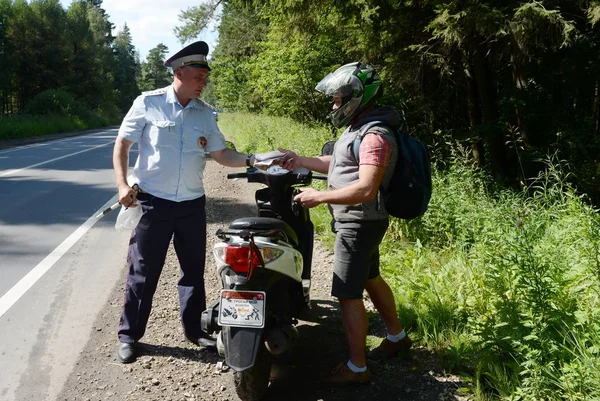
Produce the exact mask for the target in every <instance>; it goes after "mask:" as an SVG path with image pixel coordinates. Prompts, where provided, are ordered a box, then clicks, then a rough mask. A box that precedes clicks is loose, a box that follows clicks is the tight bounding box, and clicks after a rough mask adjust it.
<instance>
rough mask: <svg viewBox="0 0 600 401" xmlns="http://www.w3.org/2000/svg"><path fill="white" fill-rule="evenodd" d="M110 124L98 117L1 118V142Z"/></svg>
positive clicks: (22, 116)
mask: <svg viewBox="0 0 600 401" xmlns="http://www.w3.org/2000/svg"><path fill="white" fill-rule="evenodd" d="M109 122H110V121H109V120H106V119H104V118H102V117H99V116H98V115H89V116H88V118H87V119H85V120H83V119H81V118H78V117H72V116H50V115H39V116H28V115H20V116H13V117H0V140H5V139H19V138H28V137H32V136H42V135H49V134H57V133H63V132H72V131H82V130H86V129H92V128H100V127H105V126H106V125H108V124H109Z"/></svg>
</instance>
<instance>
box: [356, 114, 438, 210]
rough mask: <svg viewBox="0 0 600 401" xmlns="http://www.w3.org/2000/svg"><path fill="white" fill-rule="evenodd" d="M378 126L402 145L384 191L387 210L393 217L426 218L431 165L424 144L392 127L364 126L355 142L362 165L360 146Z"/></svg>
mask: <svg viewBox="0 0 600 401" xmlns="http://www.w3.org/2000/svg"><path fill="white" fill-rule="evenodd" d="M374 126H385V127H386V128H388V129H389V130H390V131H392V132H393V133H394V136H395V138H396V143H397V144H398V161H397V162H396V166H395V169H394V174H393V175H392V178H391V180H390V183H389V186H388V188H387V189H384V188H380V189H379V190H380V191H381V194H382V196H383V202H384V205H385V209H386V210H387V212H388V213H389V214H390V216H394V217H398V218H400V219H405V220H411V219H414V218H415V217H419V216H422V215H423V214H424V213H425V211H426V210H427V205H428V204H429V200H430V199H431V189H432V188H431V163H430V161H429V155H428V154H427V148H426V147H425V145H424V144H423V142H421V141H419V140H417V139H416V138H414V137H412V136H410V135H408V134H407V133H406V132H404V131H402V130H399V129H393V128H391V127H388V126H386V125H385V123H383V122H382V121H373V122H370V123H367V124H365V125H363V126H362V127H361V128H360V131H359V132H358V134H356V138H355V139H354V143H353V147H352V151H353V153H354V158H355V159H356V161H357V162H360V161H359V148H360V142H361V141H362V139H363V138H364V136H365V135H366V134H367V132H369V130H370V129H371V128H373V127H374ZM375 133H376V132H375Z"/></svg>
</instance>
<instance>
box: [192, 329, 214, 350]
mask: <svg viewBox="0 0 600 401" xmlns="http://www.w3.org/2000/svg"><path fill="white" fill-rule="evenodd" d="M185 338H187V339H188V341H189V342H191V343H192V344H196V345H197V346H198V347H200V348H201V349H203V350H209V351H216V350H217V340H215V339H214V338H212V337H211V336H209V335H208V334H206V333H205V332H202V333H201V334H200V337H198V338H196V337H191V336H187V335H186V336H185Z"/></svg>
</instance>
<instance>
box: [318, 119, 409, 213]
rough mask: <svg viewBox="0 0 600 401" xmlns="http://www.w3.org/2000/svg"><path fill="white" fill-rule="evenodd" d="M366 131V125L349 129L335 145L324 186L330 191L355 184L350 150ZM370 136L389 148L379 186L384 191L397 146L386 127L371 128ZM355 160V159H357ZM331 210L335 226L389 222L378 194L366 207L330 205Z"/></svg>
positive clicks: (392, 166) (391, 171)
mask: <svg viewBox="0 0 600 401" xmlns="http://www.w3.org/2000/svg"><path fill="white" fill-rule="evenodd" d="M364 128H368V127H366V124H364V125H362V126H359V127H348V128H346V130H345V131H344V133H343V134H342V136H340V138H339V139H338V140H337V141H336V143H335V147H334V149H333V154H332V155H331V162H330V164H329V173H328V179H327V185H328V188H329V189H330V190H332V189H339V188H343V187H346V186H348V185H350V184H353V183H355V182H357V181H358V163H357V161H356V158H355V157H354V153H353V151H352V147H353V144H354V139H355V138H356V136H357V134H359V133H360V131H361V129H364ZM369 133H375V134H379V135H381V136H383V137H384V139H386V140H387V141H388V142H389V143H390V144H391V145H392V154H391V157H390V163H389V164H388V167H387V170H386V172H385V175H384V176H383V180H382V183H381V185H382V186H383V187H384V188H387V186H388V185H389V182H390V179H391V178H392V174H393V173H394V167H395V165H396V160H398V145H397V143H396V139H395V138H394V133H393V132H392V131H391V130H390V129H389V128H387V127H372V128H370V129H369ZM357 156H358V155H357ZM330 210H331V213H332V214H333V218H334V220H335V221H336V223H359V222H360V221H364V220H383V219H387V218H388V216H389V215H388V213H387V211H386V210H385V206H384V204H383V199H382V198H381V192H380V191H379V192H378V193H377V196H376V197H375V198H374V199H372V200H370V201H368V202H365V203H359V204H356V205H334V204H330Z"/></svg>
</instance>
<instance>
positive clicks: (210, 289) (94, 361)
mask: <svg viewBox="0 0 600 401" xmlns="http://www.w3.org/2000/svg"><path fill="white" fill-rule="evenodd" d="M234 171H238V172H239V169H229V168H226V167H223V166H220V165H218V164H217V163H216V162H214V161H212V160H209V161H208V162H207V170H206V172H205V187H206V188H207V199H208V201H207V218H208V230H207V232H208V241H207V243H208V247H209V250H210V249H212V245H213V244H214V243H215V241H216V237H215V235H214V233H215V232H216V231H217V229H218V228H223V227H225V226H226V225H227V224H228V223H229V222H231V221H232V220H234V219H236V218H239V217H244V216H251V215H254V214H255V213H256V211H255V206H254V191H255V190H256V189H257V188H258V187H259V186H258V184H248V183H247V182H246V181H245V180H235V181H234V180H227V179H226V174H227V173H228V172H234ZM107 251H109V250H107ZM125 257H126V255H123V280H122V281H121V283H120V284H119V285H117V286H116V287H115V288H114V289H113V290H112V294H111V296H110V302H109V303H108V304H107V305H106V306H105V308H104V309H103V310H102V312H101V313H100V314H99V315H98V317H97V319H96V321H95V324H94V327H91V328H90V338H89V341H88V343H87V345H86V347H85V349H84V351H83V352H82V354H81V355H80V357H79V360H78V362H77V365H76V368H75V370H74V371H73V372H72V373H71V374H70V376H69V378H68V379H67V381H66V383H65V386H64V388H63V389H62V392H61V393H60V395H59V397H58V399H59V400H69V401H75V400H89V401H92V400H102V401H106V400H128V401H129V400H131V401H133V400H144V401H146V400H189V401H191V400H194V401H195V400H221V401H235V400H238V397H237V396H236V395H235V391H234V389H233V379H232V376H233V375H232V373H231V371H230V370H229V371H225V372H221V371H219V370H217V368H216V364H217V362H219V360H220V358H219V357H218V355H216V354H213V353H206V352H202V351H200V350H199V349H198V348H197V347H195V346H194V345H192V344H190V343H189V342H186V341H185V339H184V336H183V332H182V329H181V326H180V323H179V307H178V298H177V280H178V277H179V267H178V263H177V258H176V256H175V253H174V250H173V248H172V247H171V248H170V249H169V253H168V256H167V260H166V264H165V267H164V270H163V272H162V275H161V279H160V282H159V287H158V289H157V291H156V293H155V296H154V306H153V310H152V314H151V316H150V321H149V324H148V328H147V330H146V335H145V336H144V338H143V339H142V340H141V343H140V354H141V355H140V357H139V358H138V360H137V361H136V362H135V363H132V364H129V365H121V364H120V363H119V362H118V360H117V359H116V352H115V350H116V345H117V337H116V331H117V324H118V320H119V315H120V311H121V306H122V299H123V286H124V283H125V277H126V266H125ZM332 260H333V259H332V254H331V252H330V251H329V250H327V249H325V248H324V247H322V246H321V245H320V244H319V243H318V241H317V243H316V244H315V251H314V256H313V289H312V293H311V299H312V301H311V308H310V311H309V312H308V313H307V316H306V320H302V321H300V325H299V327H298V330H299V332H300V340H299V342H298V344H297V346H296V347H295V348H294V349H293V351H292V352H291V353H290V354H289V355H287V356H285V357H284V358H282V359H280V360H278V361H277V362H276V363H275V365H274V368H273V370H272V373H271V375H272V383H271V385H270V389H269V393H268V395H267V398H266V400H305V401H313V400H314V401H317V400H323V401H341V400H348V399H352V400H358V401H360V400H373V399H376V400H379V401H385V400H399V399H402V400H407V401H410V400H450V399H452V400H453V399H461V398H460V397H459V396H458V395H457V393H456V391H457V389H458V388H459V387H462V385H463V384H462V383H460V379H459V378H458V377H457V376H452V375H446V374H444V373H443V372H442V371H441V370H440V368H439V365H438V363H437V359H436V357H435V355H432V354H431V352H429V351H428V350H426V349H424V348H419V347H417V348H415V351H414V353H413V358H412V360H410V361H406V360H401V359H397V360H394V361H390V362H387V363H379V364H372V365H371V366H370V369H371V371H372V372H373V373H374V380H373V382H372V383H371V384H370V385H365V386H360V387H350V388H343V389H332V388H328V387H325V386H322V385H320V384H319V382H320V379H321V378H322V377H323V376H324V375H325V374H326V373H327V372H328V370H329V369H331V368H332V367H333V366H334V365H336V364H337V363H338V362H340V361H342V360H345V358H346V357H347V352H346V346H345V339H344V335H343V332H342V325H341V318H340V312H339V305H338V303H337V301H336V299H335V298H332V297H331V296H330V282H331V271H332ZM205 277H206V293H207V303H210V302H211V301H212V300H214V299H216V296H217V294H218V290H219V288H220V283H219V281H218V277H217V275H216V271H215V263H214V261H213V258H212V254H211V252H210V251H209V252H208V254H207V263H206V274H205ZM371 320H372V322H371V333H370V334H372V335H378V336H381V335H382V334H383V325H382V323H381V321H379V319H378V318H377V317H374V318H372V319H371Z"/></svg>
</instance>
